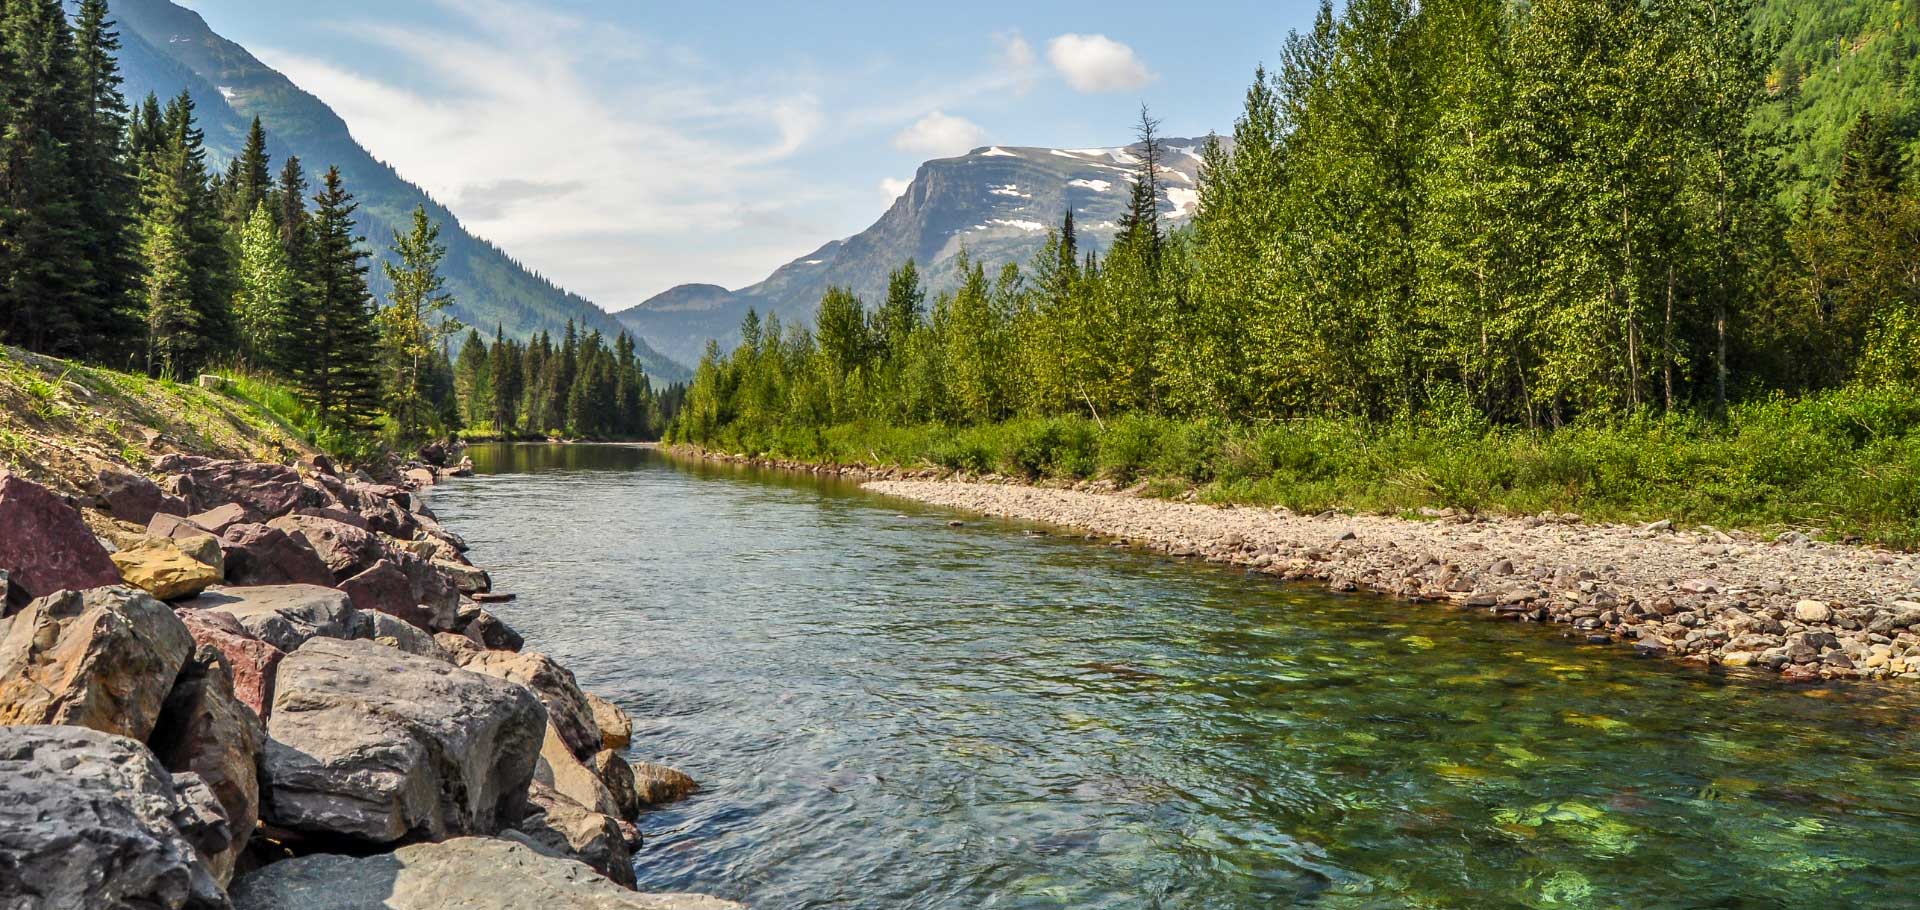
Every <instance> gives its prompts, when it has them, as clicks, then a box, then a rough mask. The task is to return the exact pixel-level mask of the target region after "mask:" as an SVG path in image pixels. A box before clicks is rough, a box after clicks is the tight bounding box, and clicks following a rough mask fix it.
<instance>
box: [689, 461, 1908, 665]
mask: <svg viewBox="0 0 1920 910" xmlns="http://www.w3.org/2000/svg"><path fill="white" fill-rule="evenodd" d="M666 451H667V452H668V453H669V454H671V455H674V456H676V457H682V458H691V459H699V460H709V461H717V462H725V463H732V464H741V465H749V466H755V467H765V468H773V469H779V470H790V471H797V472H801V473H808V474H814V475H824V476H833V477H841V478H845V479H849V480H854V481H858V482H861V483H862V485H863V488H864V489H866V490H868V491H870V492H874V493H878V494H880V495H883V496H892V497H898V498H902V499H908V500H913V501H915V502H919V503H923V504H927V505H933V506H937V507H942V508H948V509H955V510H959V511H963V512H969V513H973V514H978V515H987V516H992V517H995V518H1002V519H1009V520H1015V521H1021V522H1030V523H1036V524H1042V525H1048V526H1052V527H1057V528H1068V529H1072V530H1075V531H1077V532H1084V533H1086V534H1088V535H1089V538H1090V539H1102V540H1107V541H1109V542H1111V543H1113V544H1115V545H1129V546H1137V547H1142V548H1145V549H1148V550H1151V551H1153V552H1156V553H1160V554H1163V555H1166V556H1170V557H1175V558H1190V559H1201V560H1205V561H1207V562H1213V563H1219V564H1223V565H1228V566H1232V567H1236V568H1241V569H1244V570H1246V571H1248V572H1250V573H1257V574H1260V575H1265V576H1269V577H1273V578H1276V579H1279V580H1283V581H1289V582H1313V583H1319V584H1324V585H1326V586H1327V587H1328V588H1330V589H1331V590H1334V591H1337V592H1342V593H1355V592H1368V593H1374V594H1380V595H1385V596H1388V597H1392V598H1395V599H1399V600H1405V601H1415V602H1427V603H1441V604H1451V605H1454V606H1457V607H1460V608H1462V609H1467V610H1471V611H1476V612H1482V613H1485V614H1488V615H1491V616H1493V617H1494V618H1497V619H1501V620H1507V621H1514V622H1530V623H1542V624H1553V625H1559V626H1565V627H1567V628H1568V629H1569V634H1572V635H1576V636H1578V637H1581V638H1583V639H1585V640H1586V641H1588V642H1590V643H1592V644H1619V645H1628V646H1631V647H1632V648H1633V649H1634V650H1635V652H1636V653H1638V654H1640V655H1643V656H1647V657H1659V658H1673V659H1677V660H1680V661H1683V662H1686V663H1689V664H1694V665H1698V666H1702V667H1711V668H1724V669H1728V670H1751V671H1755V672H1758V671H1770V672H1774V673H1778V674H1779V675H1780V677H1781V678H1783V679H1786V680H1789V681H1794V682H1811V681H1817V680H1839V679H1868V680H1886V679H1899V680H1903V681H1912V680H1920V556H1916V555H1914V554H1910V553H1908V554H1899V553H1891V552H1888V551H1884V550H1878V549H1874V548H1870V547H1862V546H1848V545H1843V544H1834V543H1822V542H1818V541H1815V540H1812V539H1811V538H1808V537H1807V536H1806V535H1804V534H1800V533H1798V532H1787V533H1784V534H1781V535H1778V536H1777V537H1767V536H1759V535H1754V534H1749V533H1745V532H1741V531H1737V530H1734V531H1729V530H1723V529H1717V528H1712V527H1697V528H1696V527H1677V526H1676V525H1675V524H1674V522H1672V521H1670V520H1661V521H1657V522H1649V523H1647V524H1643V525H1621V524H1605V523H1589V522H1586V521H1583V520H1582V518H1581V517H1580V516H1577V515H1571V514H1553V513H1547V514H1541V515H1533V516H1505V517H1490V516H1484V515H1472V514H1468V513H1461V512H1455V511H1451V510H1428V511H1427V512H1426V513H1425V514H1423V515H1421V516H1419V517H1418V518H1413V517H1403V516H1397V515H1392V514H1352V513H1348V512H1341V511H1334V510H1329V511H1321V512H1318V513H1315V512H1311V511H1309V512H1305V513H1300V512H1296V511H1293V510H1290V509H1287V508H1285V507H1278V506H1275V507H1259V506H1247V505H1227V504H1224V503H1218V502H1203V501H1200V498H1199V497H1196V496H1192V495H1185V496H1180V497H1178V498H1176V499H1164V498H1156V497H1155V496H1154V494H1153V491H1152V489H1151V485H1149V484H1138V485H1136V486H1134V487H1132V488H1128V489H1122V488H1121V487H1120V486H1119V485H1118V484H1115V483H1113V482H1111V481H1078V482H1072V483H1068V482H1063V481H1057V480H1056V481H1032V480H1025V479H1021V478H1017V477H1008V476H1004V475H985V476H981V475H972V474H967V473H963V472H955V471H951V470H948V469H945V468H940V467H936V466H920V467H915V468H902V467H900V466H897V465H896V466H884V465H875V464H867V465H861V464H826V463H816V462H807V461H797V460H792V459H783V458H769V457H750V456H745V455H731V454H725V453H718V452H711V451H707V450H703V449H700V448H698V447H694V446H685V445H681V446H672V447H669V448H668V449H667V450H666ZM1163 492H1165V490H1164V489H1163Z"/></svg>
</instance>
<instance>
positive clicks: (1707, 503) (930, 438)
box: [689, 390, 1920, 548]
mask: <svg viewBox="0 0 1920 910" xmlns="http://www.w3.org/2000/svg"><path fill="white" fill-rule="evenodd" d="M689 441H693V442H696V443H700V444H703V445H706V446H708V447H709V448H713V449H719V450H725V451H728V452H732V453H738V454H747V455H775V456H779V457H783V458H790V459H796V460H801V461H810V462H823V463H837V464H866V465H884V466H903V467H925V466H937V467H944V468H949V469H952V470H957V471H967V472H973V473H988V472H998V473H1002V474H1007V475H1013V476H1019V477H1026V478H1029V479H1047V480H1083V479H1105V480H1110V481H1113V482H1114V483H1117V484H1120V485H1123V486H1124V485H1129V484H1134V483H1141V482H1144V483H1146V484H1148V489H1149V490H1150V491H1151V492H1154V493H1158V494H1160V495H1176V494H1179V495H1183V494H1185V493H1187V492H1188V491H1196V490H1197V491H1198V494H1199V495H1200V497H1201V498H1203V499H1205V500H1206V501H1211V502H1218V503H1246V504H1255V505H1279V506H1285V507H1288V508H1291V509H1293V510H1295V511H1298V512H1308V513H1311V512H1318V511H1322V510H1325V509H1355V510H1360V511H1367V512H1376V513H1386V514H1405V515H1409V516H1412V515H1417V514H1419V512H1420V510H1423V509H1443V508H1451V509H1457V510H1464V511H1470V512H1487V513H1499V514H1512V515H1532V514H1538V513H1540V512H1543V511H1552V512H1555V513H1565V512H1575V513H1579V514H1580V515H1582V516H1583V517H1585V518H1586V519H1588V520H1591V521H1616V522H1645V521H1656V520H1661V519H1673V520H1676V521H1680V522H1685V523H1689V524H1708V525H1713V526H1716V527H1722V528H1743V529H1752V530H1764V531H1777V530H1782V529H1786V528H1796V529H1802V530H1806V531H1810V532H1814V533H1816V534H1820V535H1823V536H1828V537H1834V538H1845V537H1850V536H1855V535H1857V536H1859V537H1862V538H1865V539H1867V540H1871V541H1874V542H1877V543H1883V544H1888V545H1892V546H1896V547H1904V548H1914V547H1920V401H1917V400H1915V399H1914V397H1913V396H1912V395H1911V394H1910V393H1905V392H1899V391H1891V390H1889V391H1872V392H1862V391H1849V392H1836V393H1831V394H1828V395H1823V396H1819V397H1816V398H1810V399H1805V400H1800V401H1791V402H1789V401H1771V402H1762V403H1756V404H1748V405H1742V406H1740V407H1739V408H1737V409H1736V411H1735V413H1734V414H1733V415H1732V417H1731V418H1730V419H1729V420H1728V421H1727V422H1726V423H1724V424H1722V423H1719V422H1715V421H1710V420H1704V419H1699V418H1691V417H1672V418H1651V417H1650V418H1643V419H1639V420H1632V421H1625V422H1620V423H1611V424H1594V425H1586V426H1575V427H1571V428H1567V429H1563V430H1559V431H1556V432H1553V433H1529V432H1523V431H1518V430H1503V429H1490V428H1487V427H1484V426H1476V425H1474V424H1472V423H1471V422H1470V421H1463V422H1459V423H1454V424H1448V423H1445V422H1437V421H1426V422H1422V423H1418V424H1395V425H1387V426H1379V425H1368V424H1363V423H1358V422H1353V421H1342V420H1308V421H1297V422H1288V423H1278V424H1265V425H1247V424H1229V423H1209V422H1180V421H1172V420H1166V419H1160V418H1147V417H1123V418H1120V419H1118V420H1110V421H1108V422H1107V423H1106V424H1105V425H1104V426H1101V425H1098V424H1096V423H1094V422H1093V421H1092V420H1088V419H1085V418H1064V419H1052V420H1022V421H1014V422H1011V423H1007V424H1001V425H997V426H984V427H962V428H954V427H937V426H923V427H905V428H888V427H877V426H868V425H847V426H839V427H833V428H830V429H827V430H822V431H815V430H812V429H805V428H800V429H783V430H774V431H767V432H760V433H752V432H747V433H742V432H740V431H738V430H736V431H732V432H728V433H723V434H722V435H721V436H720V437H719V438H716V439H712V440H704V441H702V440H689Z"/></svg>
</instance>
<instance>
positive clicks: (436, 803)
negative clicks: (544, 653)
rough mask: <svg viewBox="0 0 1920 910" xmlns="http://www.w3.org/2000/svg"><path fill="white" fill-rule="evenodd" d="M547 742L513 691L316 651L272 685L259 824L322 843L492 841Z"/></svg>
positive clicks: (351, 650) (419, 667) (540, 713)
mask: <svg viewBox="0 0 1920 910" xmlns="http://www.w3.org/2000/svg"><path fill="white" fill-rule="evenodd" d="M545 730H546V713H545V711H544V710H542V709H541V707H540V702H539V700H538V699H536V698H534V696H533V693H531V692H529V691H527V689H526V688H525V687H523V686H519V685H515V684H513V683H509V682H506V681H504V680H500V679H495V678H493V677H489V676H484V675H481V674H478V673H470V672H467V671H464V670H460V669H457V668H455V667H454V666H452V665H451V664H447V663H442V662H440V661H436V660H431V659H428V658H422V657H415V656H413V655H409V654H406V653H403V652H401V651H399V650H396V649H393V648H387V647H383V646H381V645H378V644H374V643H372V642H362V641H332V640H328V639H313V640H312V641H310V642H308V643H307V646H306V647H304V648H301V649H300V650H299V651H297V652H294V653H293V654H290V655H288V656H287V659H286V660H285V661H283V662H281V664H280V672H279V675H278V677H277V678H276V680H275V692H274V699H273V712H272V719H271V720H270V721H268V724H267V736H268V742H267V749H266V757H265V760H264V761H263V763H262V771H263V778H264V780H263V787H262V790H263V803H264V805H263V809H262V813H261V814H262V817H263V818H264V819H265V820H266V821H267V823H269V824H271V825H273V826H275V827H279V828H284V829H288V830H290V831H294V832H299V833H300V834H304V835H307V836H309V837H311V838H313V839H315V840H318V841H323V842H324V841H329V840H346V841H349V842H355V843H359V844H364V845H381V844H391V843H395V842H400V841H410V840H438V839H443V838H447V837H458V836H461V835H467V834H492V833H495V832H498V831H499V830H501V829H502V828H505V827H506V826H508V825H510V824H511V823H512V822H513V821H515V820H517V819H519V818H520V817H521V815H522V814H523V810H524V804H525V800H526V792H527V785H528V783H529V782H530V781H531V780H532V779H533V769H534V762H535V760H536V758H537V756H538V755H539V752H540V746H541V742H542V739H543V738H544V735H545Z"/></svg>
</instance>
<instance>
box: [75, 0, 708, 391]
mask: <svg viewBox="0 0 1920 910" xmlns="http://www.w3.org/2000/svg"><path fill="white" fill-rule="evenodd" d="M112 14H113V16H114V17H116V18H117V19H118V20H119V23H120V32H121V33H122V42H123V45H124V47H123V49H122V52H121V55H120V56H121V65H122V72H123V73H124V75H125V78H126V94H127V95H128V97H130V98H136V99H137V98H140V97H143V96H145V95H147V94H148V93H154V94H157V95H159V96H160V97H162V98H171V97H174V96H176V95H178V94H180V93H181V92H182V91H185V92H187V93H188V94H189V95H190V96H192V98H193V99H194V103H195V106H196V109H197V112H198V117H199V119H200V122H201V124H202V129H203V130H204V131H205V132H206V137H207V138H206V144H207V148H208V153H209V156H210V158H211V159H212V161H213V163H214V166H216V167H220V166H224V163H225V162H227V161H230V160H232V159H233V158H234V157H235V156H237V155H238V154H239V153H240V150H241V146H242V145H243V144H244V142H245V141H246V137H247V130H248V124H249V123H250V121H251V120H252V119H253V118H255V117H257V118H259V119H260V120H261V122H262V123H263V124H264V125H265V126H266V128H267V131H268V134H269V136H270V137H271V142H272V145H271V147H270V148H269V152H270V154H272V155H273V156H274V157H275V158H283V157H285V156H286V155H288V154H293V155H298V156H299V157H301V158H302V159H304V160H307V161H325V162H330V163H335V164H337V165H338V166H339V168H340V172H341V175H342V177H343V178H344V179H345V181H346V182H347V183H348V184H349V185H351V186H353V187H355V188H356V194H357V195H358V196H359V197H360V199H361V209H360V211H359V223H360V227H361V230H362V232H363V233H365V234H366V235H367V236H369V237H375V238H384V237H387V236H388V235H390V234H391V233H392V232H394V231H405V230H407V229H408V228H409V226H410V224H411V221H412V214H413V211H414V209H416V208H420V207H424V208H425V209H426V211H427V213H428V216H429V217H430V218H431V219H432V220H433V221H434V222H435V223H437V224H441V225H444V226H445V228H444V234H445V236H444V237H443V242H444V243H445V245H446V247H447V257H446V263H445V273H446V279H447V283H448V288H449V290H450V291H451V293H452V294H453V297H454V300H455V303H454V305H453V308H452V313H453V315H455V316H456V317H458V318H459V319H460V320H461V321H462V322H465V323H467V324H469V325H474V326H482V327H485V328H486V329H488V330H489V331H490V330H491V329H492V328H493V327H494V326H495V325H498V326H500V327H501V328H503V329H504V330H505V331H506V333H507V334H508V335H510V336H512V337H515V338H521V339H525V338H528V337H531V336H532V335H533V334H535V333H537V332H541V331H546V332H549V333H558V332H561V331H564V329H565V326H566V324H567V323H568V322H569V321H571V322H573V323H575V324H576V325H579V326H584V327H588V328H591V329H595V330H598V331H600V332H602V333H604V334H605V335H607V336H608V337H613V336H615V335H618V334H619V332H620V331H621V327H620V324H619V322H618V321H616V320H615V319H613V318H612V317H611V316H609V315H608V314H607V313H606V312H605V311H603V310H601V309H600V308H599V307H597V306H595V305H593V304H592V303H591V302H589V301H587V300H586V299H585V298H582V297H580V296H579V295H576V294H571V293H568V292H567V291H565V290H563V289H561V288H560V287H558V286H557V285H555V284H554V283H553V282H551V281H549V280H547V279H545V278H543V277H541V276H539V275H537V274H535V273H533V272H531V271H530V270H528V269H527V268H526V267H525V266H523V265H521V264H520V263H518V262H516V261H514V260H513V259H512V258H511V257H509V256H508V255H507V254H506V253H505V252H504V251H502V250H500V249H499V248H498V247H495V246H494V245H493V244H491V243H488V242H487V241H485V240H482V239H480V238H477V237H474V236H473V235H471V234H469V233H468V232H467V231H466V230H465V229H464V228H463V227H461V226H460V222H459V219H458V218H457V217H456V216H455V215H454V214H453V213H452V212H451V211H449V210H447V209H446V208H445V207H444V206H442V205H440V204H439V203H438V202H435V201H434V200H433V199H432V198H431V197H429V196H428V195H427V194H426V193H425V192H424V191H423V190H421V189H420V188H419V187H417V186H415V185H413V184H411V183H409V182H407V181H406V180H405V179H404V178H403V177H401V176H400V175H399V174H398V173H397V172H395V171H394V169H393V168H392V167H391V166H389V165H387V164H385V163H383V162H381V161H379V160H377V159H375V158H374V157H373V156H372V155H371V154H369V153H368V152H367V151H366V149H364V148H362V147H361V146H360V144H359V143H358V142H356V141H355V140H354V138H353V136H352V135H351V133H350V132H349V131H348V128H347V124H346V123H345V122H344V121H342V120H341V119H340V117H339V116H338V115H337V114H335V113H334V112H333V111H332V110H331V109H330V108H328V107H327V106H326V104H325V103H323V102H322V101H320V99H318V98H315V97H314V96H313V95H311V94H308V93H307V92H305V91H303V90H301V89H300V87H299V86H297V85H295V84H294V83H293V82H292V81H291V80H289V79H287V78H286V77H285V76H284V75H282V74H281V73H279V72H277V71H275V70H273V69H272V68H270V67H268V66H266V65H265V64H263V63H261V62H260V61H259V60H258V59H256V58H255V57H254V56H253V55H252V54H251V53H248V52H247V50H246V49H245V48H243V47H241V46H239V45H237V44H235V43H233V42H231V41H228V40H227V39H225V38H222V37H221V36H219V35H218V34H216V33H214V32H213V30H212V29H210V28H209V27H208V26H207V24H206V22H205V21H204V20H203V19H202V18H201V17H200V15H199V14H198V13H196V12H194V11H192V10H189V9H185V8H183V7H181V6H179V5H178V4H175V3H172V2H168V0H113V3H112ZM380 257H381V260H382V261H384V259H385V252H384V250H383V251H382V253H381V254H380ZM384 281H385V275H384V273H383V272H381V271H379V270H378V269H376V270H375V272H374V273H373V275H372V283H373V289H374V291H375V293H377V294H381V295H384V294H385V293H386V287H385V285H384ZM637 350H638V352H639V353H638V356H639V357H640V360H641V362H642V363H643V364H645V365H646V367H647V369H648V371H649V372H650V373H652V374H653V375H655V376H659V377H662V378H666V379H673V378H677V377H681V376H684V375H685V369H684V367H682V366H680V365H679V364H676V363H674V362H672V361H670V360H668V359H667V358H665V357H663V356H660V355H659V354H658V353H657V352H655V351H653V350H652V349H650V348H648V347H647V346H646V345H645V344H644V342H642V343H640V344H639V347H638V348H637Z"/></svg>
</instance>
